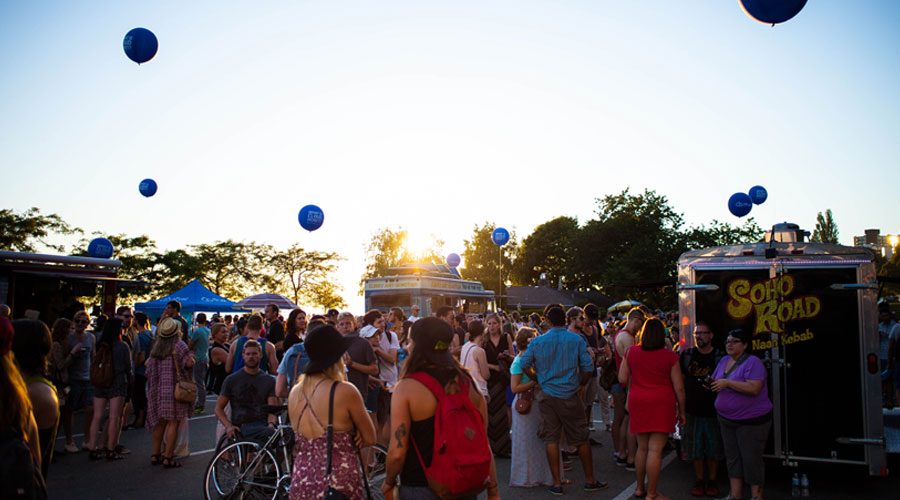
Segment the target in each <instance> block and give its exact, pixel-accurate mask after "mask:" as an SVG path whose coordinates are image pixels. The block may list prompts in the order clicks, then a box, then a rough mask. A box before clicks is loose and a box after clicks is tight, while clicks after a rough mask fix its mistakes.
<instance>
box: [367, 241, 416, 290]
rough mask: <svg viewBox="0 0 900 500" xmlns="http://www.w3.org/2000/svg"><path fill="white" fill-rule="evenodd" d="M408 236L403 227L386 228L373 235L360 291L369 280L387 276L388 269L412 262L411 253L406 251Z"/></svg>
mask: <svg viewBox="0 0 900 500" xmlns="http://www.w3.org/2000/svg"><path fill="white" fill-rule="evenodd" d="M407 235H408V233H407V231H406V229H404V228H402V227H398V228H397V229H395V230H392V229H391V228H388V227H386V228H383V229H379V230H378V231H376V232H375V234H373V235H372V239H371V240H370V241H369V244H368V245H367V246H366V270H365V272H364V273H363V275H362V278H360V280H359V289H360V291H362V290H363V285H364V284H365V281H366V279H367V278H377V277H379V276H386V275H387V273H388V269H390V268H392V267H397V266H399V265H400V264H403V263H405V262H410V256H409V253H408V252H407V251H406V238H407Z"/></svg>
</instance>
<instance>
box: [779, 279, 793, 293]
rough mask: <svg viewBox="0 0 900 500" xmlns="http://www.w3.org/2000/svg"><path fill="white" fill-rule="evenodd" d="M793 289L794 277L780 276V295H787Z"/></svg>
mask: <svg viewBox="0 0 900 500" xmlns="http://www.w3.org/2000/svg"><path fill="white" fill-rule="evenodd" d="M793 291H794V277H793V276H791V275H787V276H784V277H782V278H781V296H782V297H787V296H788V295H790V294H791V292H793Z"/></svg>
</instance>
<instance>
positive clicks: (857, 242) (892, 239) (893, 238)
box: [853, 229, 900, 259]
mask: <svg viewBox="0 0 900 500" xmlns="http://www.w3.org/2000/svg"><path fill="white" fill-rule="evenodd" d="M865 233H866V234H865V235H863V236H854V237H853V246H855V247H866V248H871V249H872V250H874V251H875V253H877V254H880V255H881V256H882V257H884V258H886V259H890V258H891V257H892V256H893V255H894V248H895V247H896V246H897V243H900V236H898V235H896V234H881V230H880V229H866V231H865Z"/></svg>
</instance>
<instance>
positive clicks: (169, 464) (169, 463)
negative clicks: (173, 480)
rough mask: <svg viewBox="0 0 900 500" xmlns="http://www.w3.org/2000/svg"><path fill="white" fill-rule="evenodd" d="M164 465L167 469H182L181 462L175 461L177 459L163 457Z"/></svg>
mask: <svg viewBox="0 0 900 500" xmlns="http://www.w3.org/2000/svg"><path fill="white" fill-rule="evenodd" d="M162 464H163V467H165V468H166V469H177V468H179V467H181V462H179V461H177V460H175V457H162Z"/></svg>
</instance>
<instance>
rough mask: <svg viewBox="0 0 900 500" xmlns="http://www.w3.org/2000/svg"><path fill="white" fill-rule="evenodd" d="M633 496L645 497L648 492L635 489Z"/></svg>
mask: <svg viewBox="0 0 900 500" xmlns="http://www.w3.org/2000/svg"><path fill="white" fill-rule="evenodd" d="M632 496H634V498H644V497H646V496H647V492H646V491H638V490H634V493H632Z"/></svg>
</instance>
